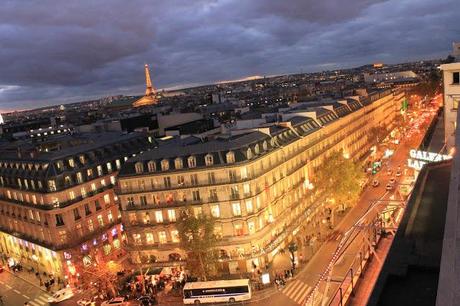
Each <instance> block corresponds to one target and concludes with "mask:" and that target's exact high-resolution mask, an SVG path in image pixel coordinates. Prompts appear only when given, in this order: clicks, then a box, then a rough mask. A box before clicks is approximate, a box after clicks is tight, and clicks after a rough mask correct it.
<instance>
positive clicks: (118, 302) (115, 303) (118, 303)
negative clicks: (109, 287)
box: [101, 296, 127, 306]
mask: <svg viewBox="0 0 460 306" xmlns="http://www.w3.org/2000/svg"><path fill="white" fill-rule="evenodd" d="M124 305H127V304H126V302H125V298H124V297H122V296H119V297H116V298H113V299H111V300H108V301H105V302H102V304H101V306H124Z"/></svg>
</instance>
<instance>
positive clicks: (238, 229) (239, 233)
mask: <svg viewBox="0 0 460 306" xmlns="http://www.w3.org/2000/svg"><path fill="white" fill-rule="evenodd" d="M233 228H234V229H235V235H236V236H242V235H244V232H243V224H242V223H240V222H239V223H236V224H234V225H233Z"/></svg>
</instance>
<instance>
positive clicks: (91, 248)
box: [0, 131, 153, 278]
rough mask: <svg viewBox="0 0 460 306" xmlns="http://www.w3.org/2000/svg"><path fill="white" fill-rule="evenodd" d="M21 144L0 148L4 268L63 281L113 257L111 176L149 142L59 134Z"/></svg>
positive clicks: (118, 245) (116, 248)
mask: <svg viewBox="0 0 460 306" xmlns="http://www.w3.org/2000/svg"><path fill="white" fill-rule="evenodd" d="M47 133H48V132H47ZM57 134H58V135H57ZM29 136H30V138H29V139H27V140H21V141H16V142H13V143H10V144H7V145H4V146H2V148H1V150H2V155H1V157H0V249H1V251H2V253H3V254H4V255H6V256H7V257H8V260H9V261H10V262H11V263H15V262H20V263H21V264H22V265H24V266H29V267H30V266H31V267H34V268H35V269H37V268H38V269H39V270H40V271H41V272H48V273H54V274H55V275H58V276H60V277H66V276H67V277H70V278H72V277H76V276H77V275H80V274H81V273H82V272H83V269H84V267H85V265H86V266H87V265H89V264H90V263H97V262H100V261H101V260H103V257H106V256H107V258H108V257H109V256H112V255H113V256H115V257H116V255H119V253H121V252H122V239H123V237H124V235H123V229H122V226H121V224H120V216H119V209H118V200H117V197H116V195H115V193H114V188H113V187H114V185H115V182H116V175H117V173H118V170H119V169H120V168H121V166H122V165H123V163H124V162H125V160H126V159H128V158H129V157H131V156H132V155H133V154H137V153H139V152H141V151H143V150H146V149H148V148H150V146H153V145H152V144H151V143H150V142H149V138H148V137H147V136H146V135H144V134H140V133H131V134H121V133H98V134H72V135H65V133H64V131H59V132H57V131H56V133H54V132H53V134H52V135H51V134H48V135H45V134H43V133H41V134H33V133H30V134H29ZM150 141H151V139H150Z"/></svg>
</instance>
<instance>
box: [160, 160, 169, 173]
mask: <svg viewBox="0 0 460 306" xmlns="http://www.w3.org/2000/svg"><path fill="white" fill-rule="evenodd" d="M161 170H162V171H168V170H169V160H167V159H163V160H162V161H161Z"/></svg>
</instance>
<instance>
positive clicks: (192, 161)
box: [187, 156, 196, 168]
mask: <svg viewBox="0 0 460 306" xmlns="http://www.w3.org/2000/svg"><path fill="white" fill-rule="evenodd" d="M187 161H188V167H189V168H195V167H196V158H195V156H190V157H189V158H188V159H187Z"/></svg>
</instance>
